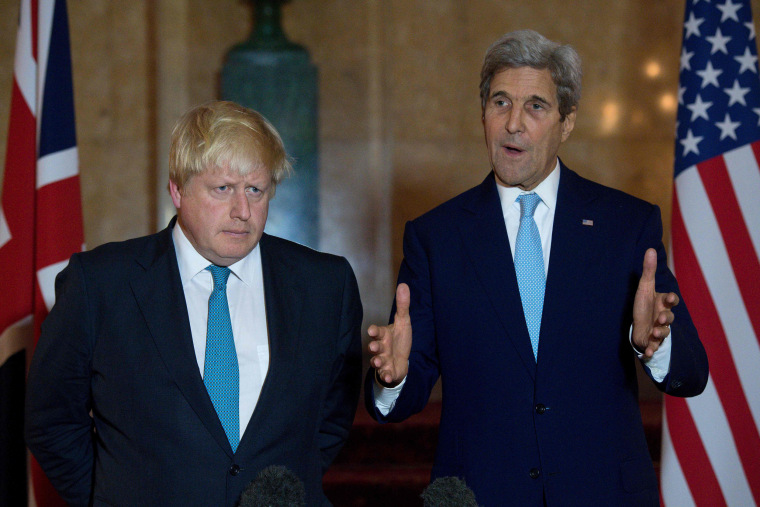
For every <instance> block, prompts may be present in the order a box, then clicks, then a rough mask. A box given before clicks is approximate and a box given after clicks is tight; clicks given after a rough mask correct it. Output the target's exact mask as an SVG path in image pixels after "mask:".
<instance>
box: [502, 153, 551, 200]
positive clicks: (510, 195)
mask: <svg viewBox="0 0 760 507" xmlns="http://www.w3.org/2000/svg"><path fill="white" fill-rule="evenodd" d="M559 174H560V171H559V159H557V163H556V165H555V166H554V169H552V172H550V173H549V176H547V177H546V178H544V181H542V182H541V183H539V184H538V186H537V187H536V188H534V189H533V190H531V192H535V193H537V194H538V196H539V197H540V198H541V201H542V202H543V203H544V204H546V206H548V207H549V209H551V210H554V209H555V207H556V206H557V191H558V189H559ZM496 190H498V192H499V200H500V201H501V207H502V208H503V209H504V210H507V209H508V208H509V207H510V206H512V205H513V204H514V202H515V201H516V200H517V198H518V197H519V196H520V195H521V194H529V193H531V192H526V191H524V190H522V189H520V188H519V187H505V186H504V185H499V184H498V183H497V184H496Z"/></svg>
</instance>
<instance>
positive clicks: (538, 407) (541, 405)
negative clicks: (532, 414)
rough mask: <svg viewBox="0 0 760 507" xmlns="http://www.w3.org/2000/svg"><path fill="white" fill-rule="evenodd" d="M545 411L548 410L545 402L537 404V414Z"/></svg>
mask: <svg viewBox="0 0 760 507" xmlns="http://www.w3.org/2000/svg"><path fill="white" fill-rule="evenodd" d="M544 412H546V405H544V404H543V403H539V404H538V405H536V413H537V414H543V413H544Z"/></svg>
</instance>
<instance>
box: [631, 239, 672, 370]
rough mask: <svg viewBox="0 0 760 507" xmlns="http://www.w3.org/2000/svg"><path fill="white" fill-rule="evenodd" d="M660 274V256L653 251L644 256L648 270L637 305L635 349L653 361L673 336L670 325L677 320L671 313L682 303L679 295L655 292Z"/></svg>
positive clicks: (640, 287)
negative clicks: (658, 266)
mask: <svg viewBox="0 0 760 507" xmlns="http://www.w3.org/2000/svg"><path fill="white" fill-rule="evenodd" d="M656 271H657V252H656V251H655V250H654V248H650V249H649V250H647V251H646V253H645V254H644V270H643V272H642V274H641V280H639V288H638V289H637V290H636V298H635V299H634V301H633V332H632V341H633V346H634V347H636V349H637V350H639V351H643V354H644V356H646V357H652V355H653V354H654V353H655V352H656V351H657V349H658V348H659V347H660V344H661V343H662V340H663V339H665V337H666V336H668V335H669V334H670V325H671V324H672V323H673V319H674V318H675V316H674V315H673V312H672V311H671V310H672V308H673V307H674V306H676V305H677V304H678V302H679V299H678V295H677V294H676V293H675V292H668V293H667V294H665V293H660V292H655V290H654V285H655V282H654V275H655V272H656Z"/></svg>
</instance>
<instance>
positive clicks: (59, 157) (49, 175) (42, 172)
mask: <svg viewBox="0 0 760 507" xmlns="http://www.w3.org/2000/svg"><path fill="white" fill-rule="evenodd" d="M77 174H79V153H78V151H77V147H76V146H72V147H71V148H68V149H63V150H61V151H57V152H53V153H51V154H49V155H45V156H42V157H40V159H39V160H38V161H37V188H38V189H39V188H41V187H44V186H45V185H49V184H51V183H55V182H56V181H60V180H65V179H66V178H71V177H72V176H76V175H77Z"/></svg>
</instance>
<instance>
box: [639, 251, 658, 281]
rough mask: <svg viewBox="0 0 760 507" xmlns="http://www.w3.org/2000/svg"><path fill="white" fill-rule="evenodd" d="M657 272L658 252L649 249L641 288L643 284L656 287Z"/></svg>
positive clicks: (646, 253) (645, 254)
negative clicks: (655, 276) (655, 277)
mask: <svg viewBox="0 0 760 507" xmlns="http://www.w3.org/2000/svg"><path fill="white" fill-rule="evenodd" d="M656 271H657V252H656V251H655V249H654V248H649V249H647V251H646V252H645V253H644V268H643V270H642V272H641V280H640V281H639V287H641V285H642V284H651V285H652V286H653V287H654V275H655V272H656Z"/></svg>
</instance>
